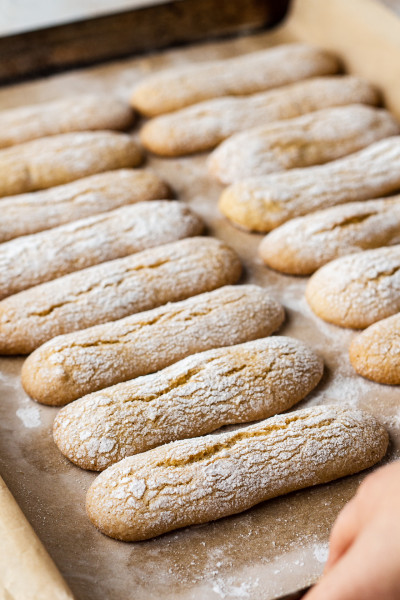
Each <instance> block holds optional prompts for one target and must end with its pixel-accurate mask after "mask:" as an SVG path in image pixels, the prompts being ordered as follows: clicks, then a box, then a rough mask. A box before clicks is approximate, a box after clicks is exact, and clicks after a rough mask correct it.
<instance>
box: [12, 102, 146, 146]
mask: <svg viewBox="0 0 400 600" xmlns="http://www.w3.org/2000/svg"><path fill="white" fill-rule="evenodd" d="M133 120H134V113H133V111H132V109H131V107H130V106H129V104H128V103H127V102H124V101H123V100H121V99H119V98H116V97H113V96H110V95H109V94H107V95H106V94H102V95H98V96H96V95H82V96H71V97H69V98H64V99H63V100H55V101H53V102H46V103H42V104H34V105H32V106H22V107H20V108H12V109H9V110H2V111H0V148H6V147H7V146H14V145H15V144H22V143H23V142H28V141H30V140H34V139H36V138H41V137H46V136H48V135H57V134H60V133H69V132H71V131H93V130H96V129H117V130H118V129H127V128H128V127H129V126H130V125H132V123H133Z"/></svg>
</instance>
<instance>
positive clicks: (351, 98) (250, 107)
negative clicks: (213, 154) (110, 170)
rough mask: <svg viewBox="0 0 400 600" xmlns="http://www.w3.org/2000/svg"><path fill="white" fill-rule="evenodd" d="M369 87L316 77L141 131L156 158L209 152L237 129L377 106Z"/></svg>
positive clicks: (203, 106)
mask: <svg viewBox="0 0 400 600" xmlns="http://www.w3.org/2000/svg"><path fill="white" fill-rule="evenodd" d="M378 100H379V96H378V94H377V92H376V91H375V90H374V88H372V87H371V85H370V84H369V83H367V82H366V81H363V80H362V79H358V78H356V77H352V76H349V75H346V76H342V77H318V78H316V79H309V80H307V81H301V82H300V83H292V84H291V85H288V86H284V87H282V88H279V89H277V90H271V91H269V92H262V93H260V94H254V95H252V96H246V97H244V98H234V97H229V96H228V97H224V98H217V99H215V100H208V101H206V102H200V103H199V104H196V105H194V106H189V107H188V108H183V109H181V110H177V111H176V112H173V113H170V114H167V115H163V116H161V117H155V118H154V119H150V121H148V122H147V123H146V124H145V125H144V127H142V130H141V132H140V139H141V142H142V144H143V145H144V146H145V147H146V148H147V149H148V150H151V151H152V152H154V153H155V154H160V155H162V156H180V155H184V154H192V153H194V152H202V151H204V150H210V149H211V148H214V147H215V146H217V144H219V143H220V142H222V141H223V140H225V139H226V138H227V137H229V136H230V135H232V134H234V133H237V132H238V131H244V130H246V129H251V128H252V127H258V126H259V125H260V124H266V123H272V122H273V121H279V120H281V119H293V118H294V117H298V116H300V115H303V114H305V113H309V112H312V111H315V110H320V109H322V108H327V107H330V106H342V105H345V104H354V103H362V104H377V102H378Z"/></svg>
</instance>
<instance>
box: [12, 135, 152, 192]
mask: <svg viewBox="0 0 400 600" xmlns="http://www.w3.org/2000/svg"><path fill="white" fill-rule="evenodd" d="M141 162H142V152H141V149H140V146H139V144H138V143H137V142H136V141H135V140H134V139H133V138H132V137H131V136H130V135H127V134H126V133H116V132H114V131H94V132H92V131H84V132H80V133H64V134H62V135H54V136H51V137H46V138H41V139H39V140H33V141H32V142H26V143H25V144H19V145H18V146H14V147H11V148H5V149H4V150H0V196H12V195H14V194H23V193H25V192H34V191H35V190H42V189H45V188H49V187H52V186H55V185H61V184H63V183H68V182H69V181H74V180H75V179H80V178H81V177H87V176H88V175H94V174H95V173H101V172H102V171H112V170H114V169H121V168H124V167H136V166H137V165H138V164H140V163H141Z"/></svg>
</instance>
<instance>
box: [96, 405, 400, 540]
mask: <svg viewBox="0 0 400 600" xmlns="http://www.w3.org/2000/svg"><path fill="white" fill-rule="evenodd" d="M388 441H389V440H388V434H387V432H386V430H385V429H384V428H383V427H382V425H380V424H379V423H378V421H376V419H375V418H374V417H372V416H371V415H369V414H368V413H365V412H363V411H360V410H354V409H350V408H341V407H338V406H314V407H312V408H305V409H303V410H299V411H295V412H291V413H288V414H284V415H278V416H275V417H272V418H270V419H267V420H265V421H260V422H259V423H256V424H255V425H250V426H248V427H244V428H242V429H239V430H236V431H229V432H227V433H219V434H214V435H207V436H204V437H199V438H194V439H189V440H182V441H177V442H172V443H171V444H166V445H164V446H160V447H159V448H155V449H153V450H149V451H148V452H144V453H142V454H138V455H136V456H130V457H128V458H125V459H124V460H121V461H120V462H118V463H117V464H115V465H113V466H111V467H109V468H108V469H106V470H105V471H104V472H103V473H101V474H100V475H99V476H98V477H97V479H95V481H94V482H93V483H92V485H91V486H90V488H89V491H88V493H87V497H86V509H87V512H88V515H89V518H90V520H91V521H92V523H93V524H94V525H95V526H96V527H97V528H98V529H100V531H102V532H103V533H105V534H106V535H108V536H110V537H113V538H116V539H119V540H125V541H139V540H146V539H149V538H152V537H155V536H157V535H160V534H162V533H166V532H168V531H171V530H173V529H177V528H179V527H186V526H187V525H194V524H196V523H206V522H207V521H213V520H215V519H220V518H221V517H226V516H228V515H234V514H236V513H239V512H241V511H243V510H247V509H248V508H251V507H252V506H254V505H255V504H258V503H259V502H263V501H264V500H268V499H270V498H274V497H276V496H280V495H281V494H287V493H289V492H293V491H294V490H299V489H302V488H305V487H308V486H311V485H318V484H321V483H326V482H328V481H332V480H334V479H337V478H339V477H344V476H346V475H350V474H352V473H356V472H358V471H361V470H363V469H367V468H368V467H371V466H372V465H374V464H375V463H377V462H378V461H379V460H381V458H383V456H384V455H385V453H386V450H387V447H388Z"/></svg>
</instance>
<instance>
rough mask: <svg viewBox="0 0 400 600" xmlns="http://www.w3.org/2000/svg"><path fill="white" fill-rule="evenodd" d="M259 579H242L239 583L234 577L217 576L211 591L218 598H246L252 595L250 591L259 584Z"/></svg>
mask: <svg viewBox="0 0 400 600" xmlns="http://www.w3.org/2000/svg"><path fill="white" fill-rule="evenodd" d="M259 583H260V582H259V579H254V580H248V581H243V580H241V581H240V583H239V582H238V581H237V580H236V579H235V578H234V577H226V578H224V579H223V578H222V577H218V578H217V579H216V580H215V581H214V582H213V586H212V590H213V592H215V593H216V594H217V596H219V597H220V598H242V599H243V600H245V599H246V598H250V597H251V596H253V597H254V595H253V594H251V592H254V590H255V588H257V587H258V586H259Z"/></svg>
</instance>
